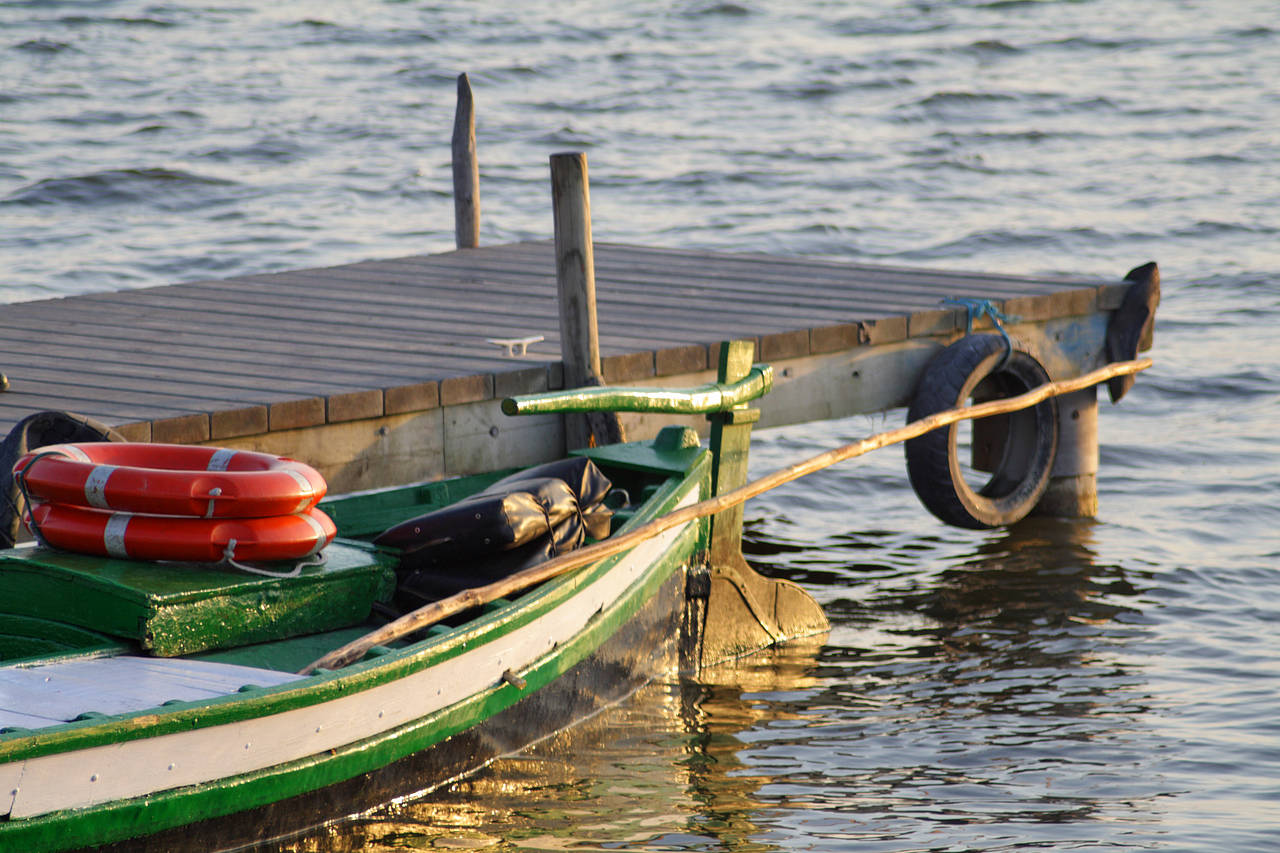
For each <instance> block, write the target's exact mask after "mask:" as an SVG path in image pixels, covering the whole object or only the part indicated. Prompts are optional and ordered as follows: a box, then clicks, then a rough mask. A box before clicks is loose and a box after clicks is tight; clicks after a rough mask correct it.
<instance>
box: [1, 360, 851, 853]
mask: <svg viewBox="0 0 1280 853" xmlns="http://www.w3.org/2000/svg"><path fill="white" fill-rule="evenodd" d="M725 377H726V373H725V372H724V368H723V365H722V374H721V378H722V380H723V379H725ZM768 385H769V374H768V371H767V368H766V369H763V370H760V369H756V370H754V371H753V372H752V373H751V374H749V375H747V376H745V378H743V379H742V381H740V382H728V381H722V382H721V383H716V384H713V385H711V386H704V387H703V388H701V389H695V390H694V392H692V393H688V394H683V395H681V394H673V393H672V392H670V391H666V390H663V391H660V392H659V391H654V392H653V393H651V394H645V393H643V392H639V393H637V392H631V393H629V394H625V395H622V396H619V395H617V394H614V393H613V392H610V391H608V389H591V390H589V391H586V392H572V393H569V394H562V395H541V397H540V398H537V399H530V400H522V401H508V404H509V407H510V408H511V409H512V410H516V409H520V407H521V406H528V407H533V408H536V409H538V410H540V411H547V410H559V411H564V410H577V411H584V410H590V409H609V408H614V409H616V408H630V409H632V410H637V409H639V410H649V411H675V412H692V411H708V412H717V413H718V414H713V415H712V416H711V417H712V420H713V442H712V448H713V449H712V450H708V449H705V448H704V447H703V446H702V445H701V444H700V443H699V441H698V438H697V436H696V434H695V433H693V432H692V431H691V430H688V429H685V428H681V427H668V428H667V429H665V430H663V431H662V433H661V434H660V435H659V436H658V437H657V438H656V439H655V440H653V441H649V442H637V443H623V444H615V445H608V446H603V447H597V448H592V449H589V450H585V451H582V452H581V453H580V454H579V455H580V456H585V457H586V458H588V459H590V460H591V462H592V463H594V465H595V466H596V467H597V468H598V469H599V471H601V472H603V474H604V475H605V476H606V477H607V478H608V479H609V481H610V482H611V485H612V490H611V497H609V498H606V502H607V503H608V504H609V505H610V506H611V508H612V513H613V515H612V522H611V532H610V533H609V535H608V536H607V537H606V538H605V539H604V542H605V543H607V542H608V541H609V539H610V538H612V537H616V536H619V535H623V534H625V533H626V532H628V531H633V530H637V529H638V528H640V527H642V526H644V525H646V524H647V523H649V522H651V521H652V520H654V519H657V518H660V517H662V516H664V515H665V514H667V513H670V512H671V511H673V510H676V509H678V508H680V507H687V506H689V505H691V504H693V503H695V502H697V501H700V500H702V499H705V498H708V497H710V496H712V495H714V494H716V493H717V492H722V491H724V490H725V489H726V488H727V487H732V486H734V485H738V484H740V481H741V480H742V479H744V477H745V452H746V442H747V441H748V440H749V429H750V423H751V420H752V418H751V416H750V413H751V410H750V409H747V408H746V404H745V401H746V400H747V399H750V398H752V397H754V396H758V395H759V394H760V393H763V392H764V391H765V390H767V388H768ZM593 395H594V396H593ZM713 451H714V452H713ZM511 473H512V472H492V473H489V474H484V475H478V476H470V477H463V478H459V479H453V480H447V481H439V482H432V483H427V484H420V485H415V486H409V487H402V488H397V489H391V490H386V491H378V492H371V493H363V494H359V495H349V496H340V497H337V498H333V499H330V500H328V501H326V502H324V503H323V504H321V506H322V508H323V509H324V510H325V511H326V512H327V513H328V514H329V515H330V516H331V517H332V518H333V520H334V521H335V523H336V524H337V527H338V530H339V538H338V539H336V540H334V542H333V543H332V544H331V545H329V546H328V547H327V548H326V549H325V552H324V556H325V559H324V561H323V563H320V564H313V565H304V566H301V567H295V568H294V570H293V571H292V572H278V573H277V574H281V575H290V576H277V574H271V575H266V574H257V573H246V572H243V571H240V570H238V569H236V568H235V567H232V566H227V565H209V564H182V563H154V562H140V561H134V560H129V559H122V558H112V557H95V556H87V555H84V554H76V553H69V552H64V551H58V550H54V549H51V548H48V547H44V546H41V545H37V544H28V545H22V546H19V547H16V548H12V549H9V550H5V551H0V849H3V850H15V851H16V850H23V851H52V850H72V849H80V848H93V849H157V850H171V849H200V850H212V849H225V848H233V847H235V846H238V845H242V844H245V843H249V842H253V841H256V840H259V839H262V838H270V837H277V836H278V837H285V836H287V835H289V834H291V833H296V832H299V831H304V830H305V829H307V828H309V827H312V826H315V825H317V824H319V823H321V822H323V821H326V820H331V819H334V818H338V817H342V816H345V815H350V814H355V813H358V812H359V811H362V810H365V809H367V808H371V807H373V806H376V805H377V804H379V803H383V802H386V801H387V800H389V799H393V798H395V797H399V796H404V795H410V794H413V793H416V792H423V791H426V790H430V789H431V788H432V787H433V786H436V785H439V784H441V783H443V782H445V781H447V780H449V779H452V778H456V777H457V776H458V775H459V774H462V773H465V772H468V771H470V770H473V769H475V768H477V767H479V766H481V765H483V764H484V763H485V762H486V761H488V760H490V759H492V758H494V757H496V756H498V755H501V754H505V753H509V752H511V751H514V750H517V749H519V748H521V747H522V746H524V745H526V744H528V743H530V742H532V741H533V740H536V739H538V738H540V737H543V736H545V735H547V734H549V733H551V732H553V731H556V730H558V729H561V728H563V727H565V726H568V725H571V724H572V723H573V722H574V721H576V720H579V719H582V718H583V717H584V716H586V715H588V714H590V713H592V712H594V711H595V710H597V709H599V708H600V707H601V706H603V705H604V704H606V703H610V702H614V701H617V700H618V699H619V698H621V697H624V696H626V695H627V694H628V693H629V692H631V691H633V690H635V689H636V688H637V687H639V686H640V685H641V684H643V683H644V682H645V681H646V680H648V679H650V678H652V677H653V676H654V675H656V674H658V673H663V672H670V671H671V670H672V669H673V668H676V667H683V668H685V669H696V668H698V667H700V666H703V665H706V664H708V663H710V662H713V661H719V660H722V659H725V658H730V657H733V656H735V655H739V654H742V653H745V652H748V651H751V650H752V649H755V648H759V647H762V646H764V645H768V644H771V643H773V642H776V641H778V640H782V639H787V638H790V637H794V636H800V635H805V634H812V633H816V632H819V631H821V630H824V629H825V627H826V622H825V620H824V618H823V617H822V614H821V611H820V610H819V609H818V608H817V605H816V604H814V603H813V602H812V599H810V598H808V596H807V595H805V594H804V593H803V592H802V591H800V590H799V589H798V588H796V587H794V586H792V585H790V584H786V583H785V582H778V581H770V580H766V579H764V578H762V577H760V576H759V575H756V574H755V573H754V572H752V571H751V570H750V569H749V568H748V567H747V566H746V564H745V563H744V562H743V561H742V558H741V554H740V551H739V550H738V543H739V539H738V537H739V536H740V522H741V514H740V512H741V511H740V508H738V509H737V510H729V511H726V512H722V513H720V514H718V515H714V516H710V517H705V518H700V519H695V520H691V521H687V522H685V523H682V524H679V525H676V526H674V527H671V528H669V529H666V530H663V531H662V532H660V533H657V534H656V535H654V536H651V537H648V538H646V539H645V540H644V541H642V542H641V543H640V544H638V545H636V546H635V547H633V548H630V549H628V550H625V551H623V552H621V553H617V554H614V555H611V556H607V557H603V558H601V559H596V560H594V561H592V562H590V563H588V564H587V565H585V566H582V567H580V568H577V569H575V570H573V571H570V572H567V573H565V574H562V575H560V576H558V577H554V578H552V579H550V580H546V581H545V582H543V583H541V584H539V585H537V586H535V587H533V588H531V589H528V590H526V591H523V592H520V593H518V594H512V595H510V596H508V597H506V598H503V599H499V600H495V601H492V602H489V603H487V604H484V605H483V606H478V607H472V608H470V609H469V610H467V611H465V612H463V613H461V614H459V615H457V616H455V617H454V618H452V619H451V620H449V621H447V622H445V623H440V624H436V625H434V626H432V627H429V628H422V629H419V630H417V631H416V632H414V633H412V634H410V635H408V636H406V637H402V638H399V639H395V640H392V641H388V642H385V643H383V644H380V645H375V646H373V647H372V648H369V649H368V650H367V652H365V653H364V654H363V656H362V657H361V658H360V659H359V660H357V661H356V662H354V663H352V664H350V665H349V666H345V667H342V668H338V669H333V670H329V669H314V668H312V667H313V664H314V662H315V661H316V660H317V659H318V658H320V657H321V656H322V655H324V654H325V653H327V652H330V651H332V650H334V649H336V648H339V647H342V646H344V645H345V644H347V643H349V642H351V641H352V640H355V639H356V638H358V637H360V636H361V635H365V634H366V633H367V632H368V631H370V630H371V629H372V628H376V627H377V626H378V625H379V624H381V623H383V622H385V621H386V617H385V616H383V615H380V614H382V613H384V611H386V610H387V608H388V607H389V606H391V605H393V604H395V603H396V602H397V600H398V599H397V595H398V593H397V587H398V581H402V580H403V572H401V574H400V575H398V574H397V568H398V566H400V564H401V562H402V559H403V558H404V553H402V552H400V551H398V550H397V549H394V548H388V547H385V546H383V545H376V544H373V543H372V541H371V540H372V539H374V538H377V534H379V533H380V532H381V531H385V530H387V528H388V527H391V526H393V525H395V524H397V523H398V522H402V521H404V520H405V519H408V518H413V517H417V516H420V515H422V514H423V513H425V512H429V511H432V510H443V509H447V508H450V507H456V506H457V505H458V504H459V502H460V501H465V500H466V499H467V498H468V497H470V496H474V495H476V494H477V493H480V492H483V491H484V490H486V489H491V488H492V487H493V486H494V485H495V483H497V482H498V481H499V480H502V478H504V477H506V476H508V475H510V474H511ZM473 499H474V498H473ZM273 568H278V567H273Z"/></svg>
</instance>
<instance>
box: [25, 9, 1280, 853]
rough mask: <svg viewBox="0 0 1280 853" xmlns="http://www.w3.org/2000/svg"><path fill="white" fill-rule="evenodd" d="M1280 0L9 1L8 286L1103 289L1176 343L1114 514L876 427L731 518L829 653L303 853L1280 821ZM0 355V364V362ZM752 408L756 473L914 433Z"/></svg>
mask: <svg viewBox="0 0 1280 853" xmlns="http://www.w3.org/2000/svg"><path fill="white" fill-rule="evenodd" d="M1278 22H1280V18H1278V17H1277V15H1276V11H1275V7H1274V5H1273V3H1272V2H1270V0H1230V2H1214V0H1040V2H1033V0H953V2H941V0H937V1H936V2H927V0H916V2H907V0H864V2H856V3H848V2H839V3H837V2H823V0H792V2H788V3H781V2H776V3H765V2H681V3H663V4H659V3H631V4H627V5H626V7H625V8H622V7H621V6H618V7H617V8H606V7H605V4H590V3H575V2H562V3H557V4H550V3H543V2H533V3H525V4H520V5H519V6H516V5H514V4H512V5H510V6H509V7H508V6H507V5H505V4H497V3H435V4H432V3H419V2H407V1H406V2H373V1H372V0H348V2H344V3H341V4H335V3H320V2H305V1H304V0H298V2H291V3H278V4H272V5H267V4H248V3H243V4H234V3H233V4H226V5H219V6H214V5H209V4H207V3H206V4H203V5H195V4H184V3H154V2H152V3H149V2H112V0H85V2H52V1H51V0H38V2H37V0H31V2H25V3H22V2H20V3H14V2H0V269H2V270H4V276H3V278H2V279H0V302H6V301H15V300H22V299H29V298H37V297H41V296H48V295H56V294H62V293H76V292H84V291H91V290H105V289H118V288H125V287H135V286H142V285H149V284H158V283H165V282H169V281H177V280H185V279H197V278H203V277H209V276H221V275H233V274H240V273H245V272H260V271H265V270H271V269H282V268H289V267H299V266H313V265H322V264H330V263H340V262H346V261H352V260H357V259H362V258H367V257H377V256H392V255H400V254H409V253H414V252H421V251H437V250H443V249H447V248H450V247H451V246H452V207H451V200H450V187H451V184H450V181H451V178H450V173H449V168H448V157H449V155H448V137H449V129H450V125H451V122H452V113H453V97H454V83H453V81H454V77H455V75H456V74H457V73H459V72H461V71H467V72H469V73H470V74H471V79H472V83H473V85H474V87H475V89H476V96H477V100H478V109H479V126H478V137H479V145H480V159H481V179H482V207H483V215H484V224H483V227H482V240H483V241H484V242H487V243H497V242H505V241H509V240H516V239H525V238H546V237H549V236H550V232H551V216H550V201H549V191H548V186H547V166H546V158H547V155H548V154H549V153H552V152H554V151H558V150H564V149H571V148H572V149H583V150H586V151H587V152H588V155H589V158H590V161H591V169H592V195H593V198H592V201H593V215H594V227H595V234H596V237H597V239H602V240H611V241H619V242H639V243H653V244H660V245H670V246H681V247H707V248H724V249H734V250H764V251H769V252H774V253H788V254H805V255H820V256H826V257H833V258H841V259H851V260H872V261H885V262H889V263H899V264H915V265H930V266H941V267H951V266H954V267H963V268H977V269H986V270H993V271H1015V272H1027V273H1040V272H1068V273H1088V274H1101V275H1111V276H1119V275H1121V274H1123V272H1124V271H1125V270H1127V269H1128V268H1130V267H1132V266H1136V265H1137V264H1139V263H1142V262H1144V261H1146V260H1148V259H1155V260H1157V261H1159V262H1160V264H1161V268H1162V271H1163V274H1164V292H1165V300H1164V303H1163V304H1162V306H1161V309H1160V314H1159V324H1158V327H1157V346H1156V349H1155V351H1154V352H1153V353H1152V354H1153V355H1154V357H1155V358H1156V361H1157V367H1156V369H1155V370H1153V371H1149V372H1148V373H1147V374H1144V375H1143V377H1142V378H1141V379H1140V380H1139V382H1138V384H1137V387H1136V388H1135V390H1134V391H1133V392H1132V393H1131V394H1130V395H1129V397H1127V398H1126V399H1125V400H1124V402H1123V403H1122V404H1121V405H1119V406H1117V407H1114V408H1112V407H1110V406H1109V405H1107V404H1104V407H1103V412H1102V418H1101V431H1102V443H1103V451H1102V470H1101V474H1100V477H1099V492H1100V503H1101V511H1100V513H1099V516H1098V518H1097V519H1096V520H1093V521H1085V522H1064V521H1035V522H1029V523H1026V524H1022V525H1019V526H1017V527H1016V528H1014V529H1012V530H1009V531H998V532H991V533H973V532H968V531H959V530H953V529H950V528H946V527H943V526H941V525H939V524H937V523H935V522H934V521H933V520H932V518H931V517H930V516H928V515H927V514H926V513H925V512H924V511H923V510H922V509H920V508H919V506H918V505H917V503H916V501H915V499H914V497H913V496H912V495H911V493H910V490H909V488H908V486H907V485H906V481H905V477H904V476H903V473H904V472H903V465H902V461H901V456H900V454H899V453H898V452H896V451H891V450H886V451H881V452H880V453H879V454H877V455H875V456H874V457H872V458H869V459H865V460H863V461H861V462H859V463H847V464H846V465H845V466H844V467H842V468H840V469H837V470H833V471H830V472H827V473H825V474H822V475H818V476H815V477H812V478H809V479H808V480H806V481H804V482H802V483H799V484H794V485H792V486H790V487H787V488H786V489H784V490H780V491H777V492H774V493H771V494H770V495H768V496H767V497H765V498H762V499H758V500H756V501H753V502H752V503H751V504H749V505H748V508H747V516H748V525H749V529H748V537H747V538H748V543H747V547H748V549H749V550H750V552H751V553H750V556H751V558H752V560H753V561H754V562H755V563H756V564H757V565H758V566H760V567H761V568H763V569H764V570H766V571H768V572H771V573H775V574H779V575H784V576H787V577H791V578H793V579H795V580H797V581H799V582H801V583H803V584H804V585H805V586H806V587H807V588H809V589H810V590H812V591H813V592H814V593H815V594H816V595H817V596H818V597H819V598H820V599H821V600H822V601H823V603H824V605H825V606H826V607H827V610H828V612H829V613H830V615H831V617H832V620H833V623H834V629H833V631H832V633H831V635H830V637H829V639H828V641H827V643H826V644H825V645H823V646H821V647H817V648H807V647H799V648H795V649H789V650H786V651H785V652H782V653H780V654H779V655H778V656H777V657H775V658H767V659H762V660H759V661H753V662H750V663H748V664H744V665H743V666H742V667H739V668H736V669H732V670H726V671H724V672H717V673H712V674H709V675H708V676H706V677H705V678H704V679H703V681H701V682H698V683H680V684H657V685H654V686H652V687H651V688H649V689H648V690H646V691H645V692H644V693H643V694H642V695H640V696H638V697H636V698H635V699H634V700H632V701H629V702H627V703H624V704H623V705H621V706H619V707H617V708H615V709H613V710H612V711H610V712H609V713H606V714H603V715H601V716H600V717H598V718H597V719H596V720H594V721H592V723H591V724H590V725H588V726H586V727H584V728H583V729H581V730H579V731H575V732H573V733H570V734H568V735H565V736H562V737H559V738H556V739H554V740H552V741H549V742H547V743H544V744H542V745H540V746H539V747H537V748H535V749H533V750H531V751H530V752H529V753H527V754H524V755H521V756H518V757H516V758H512V759H509V760H504V761H502V762H499V763H498V764H496V765H494V766H493V767H492V768H490V769H488V770H486V771H484V772H483V773H481V774H480V775H479V776H477V777H476V778H474V779H472V780H468V781H466V782H463V783H459V785H457V786H456V787H454V788H451V789H449V790H446V791H441V792H438V793H436V794H434V795H431V796H430V797H428V798H427V799H425V800H423V801H421V802H416V803H407V804H401V805H397V806H393V807H387V808H386V809H384V810H382V811H380V812H379V813H377V814H375V815H372V816H369V817H368V818H367V819H362V820H361V821H357V822H353V823H347V824H343V825H342V826H340V827H338V828H336V829H335V830H334V831H333V832H331V833H328V834H324V835H319V836H316V837H314V838H311V839H308V840H306V841H303V842H299V843H298V844H297V845H295V846H296V848H297V849H326V850H347V849H362V848H363V849H373V850H381V849H401V848H415V847H427V848H430V847H436V848H439V847H467V846H471V847H486V846H487V847H492V848H495V849H537V850H560V849H576V850H588V849H609V850H616V849H627V850H645V851H666V850H699V851H734V853H738V851H756V850H771V849H778V850H837V849H841V850H857V851H879V850H885V851H917V850H920V851H923V850H929V851H962V850H1009V849H1049V850H1061V851H1066V850H1106V849H1123V850H1134V849H1150V850H1161V851H1176V850H1194V851H1209V850H1213V851H1216V850H1232V851H1244V850H1273V849H1278V848H1280V723H1278V722H1277V721H1276V719H1277V718H1276V713H1275V707H1276V699H1277V696H1278V695H1280V603H1278V599H1280V595H1278V593H1280V566H1278V565H1277V563H1278V558H1280V533H1277V531H1278V530H1280V509H1278V506H1280V501H1278V500H1277V499H1278V498H1280V464H1278V463H1277V461H1276V452H1275V444H1276V443H1275V439H1274V428H1275V424H1276V423H1277V422H1278V421H1280V394H1278V393H1277V384H1276V383H1277V373H1278V372H1280V371H1278V369H1277V366H1278V365H1280V344H1278V343H1277V342H1276V341H1275V336H1274V334H1273V330H1274V329H1275V328H1277V322H1278V321H1280V284H1278V283H1277V282H1278V278H1280V213H1278V212H1277V208H1278V204H1277V202H1278V198H1277V197H1278V196H1280V171H1278V168H1277V165H1276V164H1277V163H1280V135H1277V133H1276V128H1277V127H1280V82H1278V81H1280V74H1277V70H1278V69H1280V23H1278ZM0 360H2V356H0ZM900 417H901V413H890V414H889V415H887V416H886V417H885V418H884V419H878V418H858V419H851V420H847V421H839V422H832V423H825V424H812V425H807V426H804V427H800V428H790V429H787V430H783V431H775V432H770V433H762V434H761V435H760V436H759V441H758V442H757V446H756V449H755V453H754V461H753V466H754V468H755V469H756V471H757V472H759V473H763V472H765V471H768V470H772V469H773V468H775V467H778V466H781V465H783V464H786V463H789V462H792V461H795V460H797V459H798V458H801V457H803V456H806V455H809V454H812V453H815V452H818V451H820V450H823V449H826V448H829V447H831V446H834V445H835V444H838V443H843V442H845V441H849V440H851V439H853V438H855V437H858V436H861V435H864V434H866V433H869V432H873V431H876V430H878V429H880V428H881V427H883V426H887V425H893V424H896V423H897V422H898V421H899V419H900Z"/></svg>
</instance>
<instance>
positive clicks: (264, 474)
mask: <svg viewBox="0 0 1280 853" xmlns="http://www.w3.org/2000/svg"><path fill="white" fill-rule="evenodd" d="M13 471H14V475H15V477H16V478H20V479H21V480H22V482H23V487H24V488H25V489H26V493H27V495H29V496H30V497H31V499H32V501H33V502H36V501H49V502H54V503H59V504H72V505H74V506H81V507H94V508H97V509H106V510H116V511H118V512H141V513H155V514H159V515H183V516H194V517H197V518H262V517H267V516H276V515H292V514H295V513H299V512H303V511H305V510H307V509H310V508H311V507H313V506H315V505H316V504H317V503H318V502H319V501H320V499H321V498H323V497H324V494H325V491H326V490H327V489H328V486H327V485H326V484H325V481H324V478H323V477H321V476H320V473H319V472H318V471H316V470H315V469H314V468H312V467H311V466H310V465H306V464H304V463H302V462H297V461H295V460H293V459H286V458H284V457H281V456H273V455H271V454H269V453H255V452H254V451H251V450H230V449H226V448H218V447H196V446H189V445H183V444H142V443H131V442H105V441H104V442H100V443H87V444H52V445H49V446H47V447H42V448H39V449H38V450H35V451H33V452H31V453H28V454H27V455H25V456H23V457H22V458H21V459H19V460H18V461H17V463H16V464H15V465H14V466H13Z"/></svg>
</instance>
